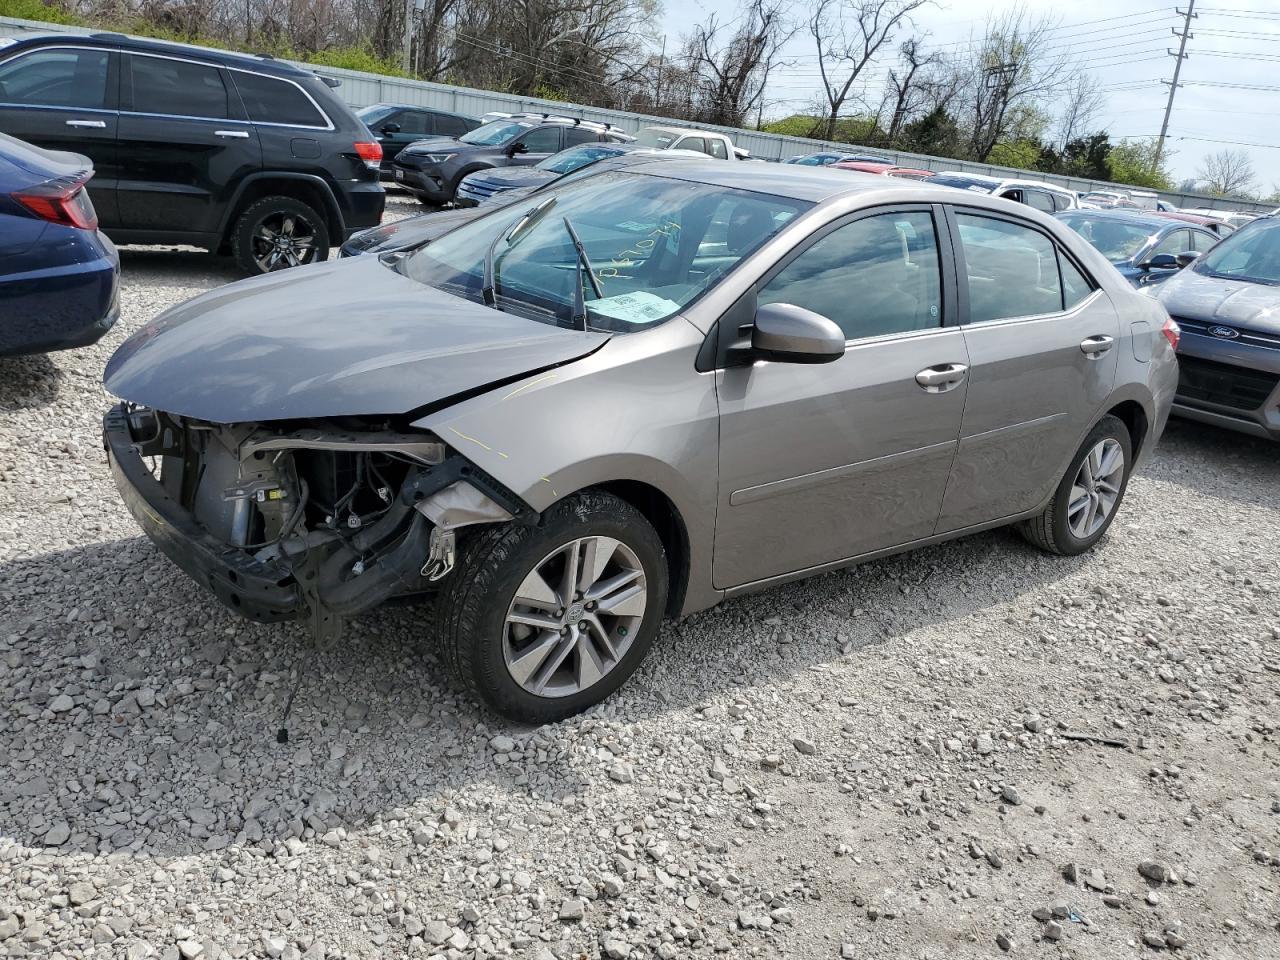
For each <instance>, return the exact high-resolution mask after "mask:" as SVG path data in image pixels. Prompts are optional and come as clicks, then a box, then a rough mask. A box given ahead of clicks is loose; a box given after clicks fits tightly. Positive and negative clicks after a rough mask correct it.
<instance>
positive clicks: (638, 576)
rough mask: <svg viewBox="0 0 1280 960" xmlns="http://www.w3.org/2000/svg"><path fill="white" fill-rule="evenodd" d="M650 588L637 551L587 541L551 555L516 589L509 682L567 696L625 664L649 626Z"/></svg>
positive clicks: (507, 629)
mask: <svg viewBox="0 0 1280 960" xmlns="http://www.w3.org/2000/svg"><path fill="white" fill-rule="evenodd" d="M647 603H648V585H647V583H646V580H645V573H644V568H643V567H642V566H641V564H640V560H639V558H638V557H637V556H636V554H635V552H634V551H633V550H632V549H631V548H630V547H628V546H627V545H626V544H625V543H623V542H622V541H620V540H615V539H613V538H612V537H582V538H580V539H577V540H572V541H570V542H569V543H566V544H565V545H564V546H561V547H557V548H556V549H555V550H553V551H552V552H551V553H549V554H547V555H546V556H545V557H544V558H543V559H542V560H541V561H540V562H539V563H537V564H536V565H535V566H534V568H533V569H532V570H531V571H530V572H529V575H528V576H526V577H525V578H524V580H523V581H522V582H521V584H520V586H519V587H518V588H517V589H516V593H515V597H514V598H513V599H512V601H511V604H510V606H509V607H508V609H507V617H506V622H505V624H504V626H503V632H504V637H503V657H504V659H505V660H506V665H507V670H508V671H509V672H510V674H511V678H512V679H513V680H515V681H516V683H518V684H519V685H520V686H521V687H523V688H524V689H525V690H527V691H529V692H530V693H533V694H535V695H537V696H540V697H568V696H572V695H573V694H576V693H580V692H582V691H583V690H586V689H587V688H589V687H591V686H594V685H595V684H596V683H599V682H600V680H601V679H603V678H604V676H605V675H606V674H608V673H609V672H610V671H611V670H613V669H614V668H615V667H617V666H618V664H619V663H621V662H622V659H623V658H624V657H625V656H626V654H627V651H628V650H629V649H630V648H631V644H632V642H633V641H634V640H635V638H636V635H637V634H638V633H639V631H640V625H641V623H642V622H643V621H644V613H645V607H646V605H647Z"/></svg>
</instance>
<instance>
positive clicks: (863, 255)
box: [760, 212, 942, 340]
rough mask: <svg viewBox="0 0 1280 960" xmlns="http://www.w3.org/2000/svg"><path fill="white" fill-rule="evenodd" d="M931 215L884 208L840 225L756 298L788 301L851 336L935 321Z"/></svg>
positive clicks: (938, 303)
mask: <svg viewBox="0 0 1280 960" xmlns="http://www.w3.org/2000/svg"><path fill="white" fill-rule="evenodd" d="M941 290H942V283H941V278H940V275H939V269H938V240H937V235H936V233H935V231H934V229H933V217H932V216H931V215H930V214H928V213H924V212H920V213H887V214H882V215H880V216H874V217H866V218H865V219H862V220H856V221H854V222H853V223H850V224H847V225H845V226H843V227H839V228H837V229H836V230H834V231H833V232H831V233H829V234H827V235H826V236H825V237H823V238H822V239H820V240H818V241H816V242H815V243H814V244H813V245H812V246H810V247H809V248H808V249H806V250H805V251H804V252H803V253H801V254H800V256H798V257H797V258H796V259H795V260H793V261H791V263H789V264H787V266H786V267H785V268H784V269H783V270H782V272H781V273H779V274H778V275H777V276H776V277H774V278H773V279H772V280H771V281H769V284H768V286H766V287H765V288H764V289H763V290H762V291H761V292H760V302H761V303H792V304H795V305H796V306H798V307H804V308H805V309H806V310H812V311H814V312H815V313H820V314H822V315H823V316H824V317H828V318H830V319H832V320H834V321H835V322H836V323H838V324H839V325H840V329H842V330H843V331H844V333H845V336H846V337H847V338H848V339H850V340H855V339H858V338H859V337H876V336H882V335H884V334H890V333H902V332H904V331H907V330H923V329H926V328H928V327H937V326H941V325H942V293H941Z"/></svg>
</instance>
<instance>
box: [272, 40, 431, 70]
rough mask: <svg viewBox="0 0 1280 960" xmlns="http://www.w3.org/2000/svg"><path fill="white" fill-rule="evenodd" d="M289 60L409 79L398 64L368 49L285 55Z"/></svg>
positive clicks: (344, 49) (357, 48) (354, 48)
mask: <svg viewBox="0 0 1280 960" xmlns="http://www.w3.org/2000/svg"><path fill="white" fill-rule="evenodd" d="M284 56H285V58H286V59H289V60H305V61H306V62H307V63H310V64H314V65H316V66H321V67H337V68H338V69H340V70H362V71H364V72H365V73H380V74H383V75H384V76H388V77H410V76H412V74H411V73H409V71H407V70H403V69H401V67H400V64H399V63H398V62H396V61H395V60H393V59H391V58H390V57H380V56H378V55H377V54H376V53H374V52H373V50H372V49H370V48H369V47H330V48H329V49H328V50H319V51H317V52H315V53H312V54H285V55H284Z"/></svg>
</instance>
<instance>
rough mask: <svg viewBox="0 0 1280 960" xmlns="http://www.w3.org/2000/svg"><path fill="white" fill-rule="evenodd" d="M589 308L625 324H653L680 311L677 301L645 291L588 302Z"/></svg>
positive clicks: (593, 311)
mask: <svg viewBox="0 0 1280 960" xmlns="http://www.w3.org/2000/svg"><path fill="white" fill-rule="evenodd" d="M587 306H588V307H589V308H590V309H591V312H592V313H594V314H597V315H603V316H606V317H613V318H614V319H615V320H621V321H623V322H624V323H651V322H652V321H654V320H661V319H662V318H663V317H668V316H670V315H671V314H673V313H675V312H676V311H677V310H679V309H680V304H678V303H676V302H675V301H673V300H668V299H666V298H665V297H659V296H656V295H655V294H652V293H649V292H647V291H645V290H637V291H636V292H635V293H620V294H618V295H617V296H616V297H603V298H601V299H600V300H588V301H587Z"/></svg>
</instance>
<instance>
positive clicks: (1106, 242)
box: [929, 180, 1160, 263]
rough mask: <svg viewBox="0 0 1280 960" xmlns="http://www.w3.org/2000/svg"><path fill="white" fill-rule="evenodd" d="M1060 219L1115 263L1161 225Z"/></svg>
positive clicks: (1130, 255)
mask: <svg viewBox="0 0 1280 960" xmlns="http://www.w3.org/2000/svg"><path fill="white" fill-rule="evenodd" d="M929 182H930V183H932V182H933V181H932V180H931V181H929ZM1058 219H1059V220H1061V221H1062V222H1063V223H1065V224H1066V225H1067V226H1068V227H1070V228H1071V229H1072V230H1074V231H1075V232H1076V233H1078V234H1080V236H1082V237H1084V238H1085V239H1086V240H1088V241H1089V242H1090V243H1091V244H1093V246H1094V247H1096V248H1097V250H1098V252H1099V253H1101V254H1102V255H1103V256H1104V257H1106V258H1107V259H1108V260H1110V261H1111V262H1112V263H1121V262H1123V261H1125V260H1130V259H1132V258H1133V256H1134V255H1135V254H1137V253H1138V252H1139V251H1140V250H1141V249H1142V248H1143V247H1145V246H1146V245H1147V243H1148V242H1149V241H1150V240H1151V237H1152V236H1153V235H1154V234H1156V233H1158V232H1159V229H1160V228H1159V227H1153V226H1151V225H1149V224H1145V223H1137V222H1134V221H1127V220H1116V219H1114V218H1113V217H1097V216H1090V215H1089V214H1087V213H1067V214H1061V215H1060V216H1059V217H1058Z"/></svg>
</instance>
